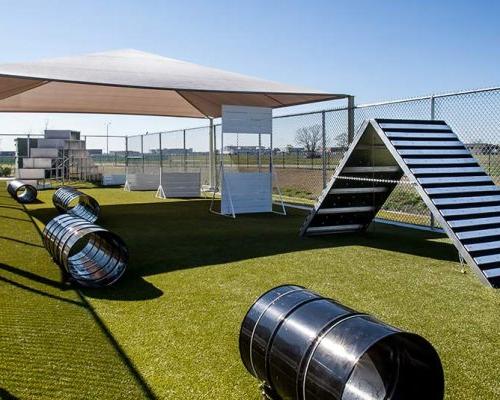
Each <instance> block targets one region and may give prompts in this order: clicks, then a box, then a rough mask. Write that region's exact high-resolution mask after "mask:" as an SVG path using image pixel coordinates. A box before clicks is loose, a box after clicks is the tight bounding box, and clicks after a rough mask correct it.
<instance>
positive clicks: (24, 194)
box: [7, 180, 38, 204]
mask: <svg viewBox="0 0 500 400" xmlns="http://www.w3.org/2000/svg"><path fill="white" fill-rule="evenodd" d="M7 191H8V192H9V193H10V195H11V196H12V197H13V198H14V199H16V201H17V202H19V203H22V204H27V203H32V202H34V201H35V200H36V196H37V195H38V191H37V190H36V187H34V186H33V185H30V184H28V183H24V182H23V181H18V180H14V181H10V182H9V183H8V184H7Z"/></svg>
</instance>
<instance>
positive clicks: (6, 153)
mask: <svg viewBox="0 0 500 400" xmlns="http://www.w3.org/2000/svg"><path fill="white" fill-rule="evenodd" d="M15 156H16V152H15V151H0V157H15Z"/></svg>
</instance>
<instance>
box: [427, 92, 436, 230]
mask: <svg viewBox="0 0 500 400" xmlns="http://www.w3.org/2000/svg"><path fill="white" fill-rule="evenodd" d="M430 101H431V120H433V121H434V120H435V119H436V99H435V97H434V95H432V96H431V98H430ZM429 213H430V219H431V229H434V228H435V225H436V221H435V220H434V214H433V213H432V212H431V211H429Z"/></svg>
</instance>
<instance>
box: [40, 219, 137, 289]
mask: <svg viewBox="0 0 500 400" xmlns="http://www.w3.org/2000/svg"><path fill="white" fill-rule="evenodd" d="M43 242H44V246H45V248H46V249H47V250H48V252H49V253H50V255H51V256H52V258H53V259H54V261H55V262H56V263H57V264H58V265H59V266H60V267H61V268H63V269H64V270H65V271H66V272H67V273H68V274H69V276H70V277H71V279H72V280H73V281H74V282H76V283H77V284H79V285H81V286H85V287H103V286H110V285H112V284H114V283H115V282H117V281H118V280H119V279H120V278H121V276H122V275H123V274H124V272H125V269H126V267H127V262H128V249H127V246H126V244H125V243H124V242H123V240H122V239H121V238H120V237H119V236H118V235H116V234H114V233H113V232H110V231H108V230H106V229H104V228H103V227H101V226H98V225H95V224H92V223H90V222H89V221H87V220H85V219H83V218H76V217H73V216H71V215H68V214H63V215H59V216H57V217H55V218H54V219H52V220H51V221H50V222H49V223H48V224H47V225H46V226H45V229H44V230H43Z"/></svg>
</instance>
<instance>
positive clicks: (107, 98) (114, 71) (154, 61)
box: [0, 50, 346, 118]
mask: <svg viewBox="0 0 500 400" xmlns="http://www.w3.org/2000/svg"><path fill="white" fill-rule="evenodd" d="M345 97H346V95H343V94H329V93H324V92H320V91H315V90H311V89H305V88H300V87H294V86H289V85H285V84H281V83H277V82H271V81H266V80H262V79H258V78H252V77H249V76H245V75H241V74H237V73H233V72H226V71H222V70H219V69H214V68H209V67H204V66H201V65H196V64H192V63H189V62H185V61H179V60H175V59H171V58H166V57H162V56H158V55H155V54H150V53H145V52H142V51H137V50H117V51H110V52H104V53H95V54H87V55H83V56H77V57H65V58H55V59H50V60H42V61H38V62H28V63H17V64H0V112H63V113H96V114H137V115H159V116H174V117H194V118H203V117H212V118H216V117H220V116H221V110H222V105H223V104H227V105H246V106H260V107H270V108H278V107H286V106H293V105H298V104H306V103H312V102H317V101H325V100H336V99H341V98H345Z"/></svg>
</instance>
